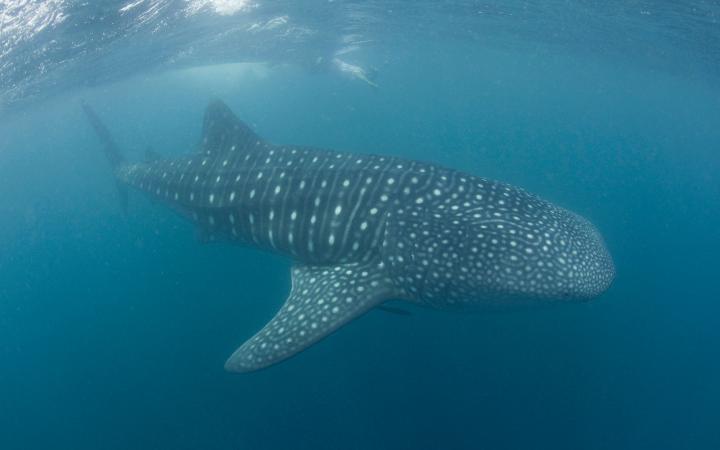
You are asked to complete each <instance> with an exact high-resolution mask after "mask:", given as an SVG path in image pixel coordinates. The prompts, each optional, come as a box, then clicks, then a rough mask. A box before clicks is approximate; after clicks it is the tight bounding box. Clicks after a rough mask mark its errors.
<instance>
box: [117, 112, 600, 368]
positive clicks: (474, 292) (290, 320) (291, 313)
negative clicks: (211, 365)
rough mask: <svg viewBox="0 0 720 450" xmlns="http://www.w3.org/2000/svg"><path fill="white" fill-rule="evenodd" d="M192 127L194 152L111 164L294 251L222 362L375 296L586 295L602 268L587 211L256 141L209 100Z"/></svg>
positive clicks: (228, 235) (278, 343)
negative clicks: (285, 276) (286, 280)
mask: <svg viewBox="0 0 720 450" xmlns="http://www.w3.org/2000/svg"><path fill="white" fill-rule="evenodd" d="M203 128H204V130H203V138H202V142H201V145H200V148H199V150H198V152H196V153H195V154H193V155H190V156H187V157H183V158H179V159H173V160H167V161H165V160H158V161H152V162H147V163H138V164H119V165H117V168H116V173H117V177H118V179H119V180H120V181H121V182H123V183H126V184H127V185H129V186H131V187H134V188H137V189H140V190H141V191H143V192H145V193H147V194H148V195H150V196H151V197H154V198H156V199H157V200H159V201H161V202H163V203H165V204H168V205H169V206H170V207H172V208H173V209H175V210H176V211H178V212H179V213H180V214H182V215H184V216H185V217H188V218H189V219H190V220H192V221H193V222H195V224H196V225H197V227H198V228H199V229H200V230H201V231H202V233H201V234H202V235H203V236H204V237H205V239H207V240H210V241H232V242H237V243H241V244H246V245H252V246H256V247H260V248H263V249H266V250H269V251H273V252H277V253H280V254H283V255H287V256H288V257H290V258H292V259H293V260H294V261H296V263H297V264H296V266H295V267H294V268H293V271H292V279H293V288H292V291H291V293H290V296H289V298H288V300H287V301H286V303H285V305H284V306H283V307H282V308H281V310H280V311H279V312H278V313H277V315H276V316H275V317H274V318H273V319H272V320H271V321H270V322H269V323H268V324H267V325H266V326H265V327H264V328H263V329H262V330H261V331H260V332H258V333H257V334H256V335H255V336H254V337H252V338H251V339H250V340H248V341H247V342H246V343H245V344H243V345H242V346H241V347H240V348H239V349H238V350H237V351H236V352H235V353H234V354H233V355H232V356H231V357H230V358H229V359H228V361H227V363H226V368H227V369H228V370H231V371H237V372H246V371H252V370H257V369H259V368H262V367H266V366H269V365H272V364H275V363H277V362H279V361H282V360H283V359H286V358H288V357H290V356H292V355H294V354H296V353H297V352H299V351H301V350H303V349H304V348H306V347H308V346H309V345H311V344H312V343H314V342H316V341H318V340H319V339H322V338H323V337H324V336H326V335H328V334H329V333H331V332H332V331H334V330H336V329H337V328H339V327H340V326H342V325H343V324H345V323H347V322H348V321H350V320H352V319H354V318H355V317H358V316H359V315H361V314H362V313H364V312H366V311H367V310H369V309H371V308H372V307H374V306H377V305H379V304H381V303H382V302H384V301H386V300H389V299H402V300H406V301H410V302H415V303H418V304H423V305H428V306H432V307H437V308H449V307H462V306H480V307H502V306H506V305H522V304H533V303H537V302H542V301H552V300H573V299H575V300H577V299H589V298H592V297H595V296H597V295H599V294H600V293H602V292H603V291H604V290H606V289H607V288H608V286H609V285H610V283H611V281H612V279H613V277H614V267H613V263H612V259H611V257H610V255H609V253H608V251H607V250H606V248H605V245H604V243H603V240H602V238H601V237H600V235H599V233H598V232H597V231H596V229H595V228H594V227H593V226H592V225H591V224H590V223H589V222H588V221H587V220H585V219H583V218H581V217H580V216H578V215H576V214H574V213H571V212H569V211H567V210H565V209H563V208H560V207H557V206H554V205H552V204H550V203H548V202H546V201H544V200H542V199H540V198H538V197H536V196H534V195H532V194H529V193H527V192H526V191H524V190H522V189H519V188H516V187H512V186H510V185H507V184H504V183H499V182H496V181H491V180H487V179H484V178H479V177H475V176H472V175H468V174H465V173H462V172H458V171H455V170H450V169H445V168H442V167H439V166H436V165H432V164H427V163H422V162H416V161H408V160H403V159H399V158H393V157H386V156H376V155H365V154H353V153H343V152H336V151H328V150H319V149H312V148H303V147H295V146H279V145H273V144H269V143H267V142H265V141H264V140H262V139H261V138H259V137H258V136H257V135H256V134H255V133H254V132H252V130H250V129H249V128H248V127H247V126H246V125H244V124H243V123H242V122H240V121H239V120H238V119H237V118H236V117H235V116H234V115H233V113H232V112H231V111H230V110H229V109H228V108H227V107H226V106H225V105H224V104H223V103H221V102H213V103H212V104H211V105H210V106H209V107H208V110H207V112H206V115H205V119H204V127H203Z"/></svg>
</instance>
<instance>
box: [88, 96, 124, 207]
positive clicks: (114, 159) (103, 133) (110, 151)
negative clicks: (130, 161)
mask: <svg viewBox="0 0 720 450" xmlns="http://www.w3.org/2000/svg"><path fill="white" fill-rule="evenodd" d="M80 106H81V107H82V109H83V111H84V112H85V117H87V119H88V121H89V122H90V126H92V127H93V130H95V133H97V135H98V137H99V138H100V141H102V144H103V151H104V152H105V156H106V157H107V159H108V161H109V162H110V166H112V168H113V170H115V169H117V168H118V167H119V166H120V165H121V164H122V163H123V162H124V161H125V158H123V156H122V154H121V153H120V150H118V148H117V146H116V145H115V141H113V138H112V136H111V135H110V131H108V129H107V127H106V126H105V124H104V123H102V121H101V120H100V117H98V115H97V113H96V112H95V110H94V109H92V108H91V107H90V105H88V104H87V103H85V101H81V102H80ZM117 188H118V197H119V199H120V206H121V208H122V210H123V213H127V206H128V193H127V188H126V187H125V186H124V185H122V184H121V183H120V182H119V181H118V182H117Z"/></svg>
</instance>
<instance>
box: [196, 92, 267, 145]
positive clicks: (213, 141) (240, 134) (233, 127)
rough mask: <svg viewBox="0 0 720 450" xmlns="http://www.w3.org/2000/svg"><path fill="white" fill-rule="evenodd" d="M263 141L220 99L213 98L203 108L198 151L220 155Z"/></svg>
mask: <svg viewBox="0 0 720 450" xmlns="http://www.w3.org/2000/svg"><path fill="white" fill-rule="evenodd" d="M260 145H265V142H264V141H263V140H262V139H261V138H260V136H258V135H257V134H255V132H254V131H253V130H251V129H250V127H248V126H247V125H246V124H244V123H243V122H242V121H241V120H240V119H238V118H237V116H235V114H234V113H233V112H232V111H231V110H230V108H228V106H227V105H226V104H225V103H223V102H222V101H220V100H213V101H212V102H210V104H209V105H208V107H207V109H206V110H205V118H204V120H203V133H202V141H201V142H200V153H204V154H207V155H214V156H216V155H220V154H223V153H225V152H230V151H242V150H248V149H250V148H253V147H257V146H260Z"/></svg>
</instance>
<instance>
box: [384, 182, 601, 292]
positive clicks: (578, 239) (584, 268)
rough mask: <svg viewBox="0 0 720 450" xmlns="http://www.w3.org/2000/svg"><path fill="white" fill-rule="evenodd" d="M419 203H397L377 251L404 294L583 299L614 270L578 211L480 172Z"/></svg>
mask: <svg viewBox="0 0 720 450" xmlns="http://www.w3.org/2000/svg"><path fill="white" fill-rule="evenodd" d="M461 192H462V194H463V195H455V196H451V197H450V201H447V199H442V198H438V199H437V202H436V204H434V205H430V207H426V208H423V209H420V208H414V207H409V208H400V209H398V210H397V211H395V212H393V213H392V214H391V217H390V219H389V222H388V225H387V231H386V241H385V243H384V254H385V257H386V258H387V260H388V263H389V271H390V273H391V276H392V277H393V279H394V280H395V282H396V283H397V284H398V285H402V286H404V287H405V289H406V293H407V295H408V297H413V298H418V297H419V298H420V299H421V301H423V302H424V303H428V304H431V305H435V306H446V305H447V304H455V305H458V306H461V305H481V306H494V305H499V304H502V305H512V304H532V303H534V302H536V301H543V300H544V301H549V300H587V299H591V298H593V297H596V296H598V295H600V294H601V293H602V292H604V291H605V290H606V289H607V288H608V287H609V286H610V284H611V282H612V280H613V278H614V276H615V268H614V265H613V261H612V258H611V257H610V254H609V252H608V250H607V248H606V246H605V243H604V242H603V239H602V237H601V236H600V233H599V232H598V231H597V230H596V228H595V227H594V226H593V225H592V224H591V223H590V222H589V221H587V220H586V219H584V218H582V217H581V216H579V215H577V214H575V213H572V212H570V211H567V210H565V209H563V208H560V207H558V206H555V205H553V204H551V203H549V202H546V201H544V200H542V199H540V198H538V197H536V196H534V195H532V194H529V193H527V192H525V191H524V190H522V189H518V188H515V187H512V186H509V185H505V184H503V183H497V182H491V181H487V180H483V181H482V182H481V183H478V185H477V186H475V187H469V188H466V189H463V190H462V191H461Z"/></svg>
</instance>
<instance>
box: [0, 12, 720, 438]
mask: <svg viewBox="0 0 720 450" xmlns="http://www.w3.org/2000/svg"><path fill="white" fill-rule="evenodd" d="M132 3H134V2H109V1H103V2H97V3H93V4H92V5H83V4H82V3H81V2H62V1H61V2H49V3H48V4H50V7H49V8H50V10H51V11H55V12H54V14H55V15H52V14H51V19H48V18H47V15H46V16H42V15H41V18H42V17H44V18H45V20H46V21H48V20H49V22H48V23H49V24H48V25H47V26H46V27H45V28H44V29H43V30H41V31H37V32H35V33H34V32H32V27H33V26H35V27H37V24H38V22H42V21H41V20H40V19H37V17H38V16H37V14H38V12H37V10H33V11H34V12H33V11H30V12H28V11H29V9H28V8H30V9H31V6H33V5H35V6H37V3H36V2H29V3H27V2H4V4H0V17H2V18H3V22H1V23H3V24H4V27H5V28H4V30H5V31H4V33H5V34H4V37H5V38H6V40H5V43H4V44H1V45H0V48H2V49H3V50H2V52H1V53H0V55H2V59H0V99H2V100H1V101H0V106H2V108H0V186H1V188H0V449H3V450H5V449H8V450H9V449H35V448H55V449H73V450H82V449H129V448H138V449H198V448H202V449H253V450H254V449H285V448H292V449H367V448H375V449H443V450H444V449H479V448H482V449H527V448H543V449H553V450H555V449H580V448H581V449H633V450H636V449H717V448H720V406H718V405H720V382H719V380H720V358H718V356H719V355H720V353H719V350H718V348H719V347H720V327H719V326H718V315H719V313H720V306H718V299H720V286H719V285H718V283H717V268H718V255H720V233H718V230H719V229H720V201H718V199H720V183H719V177H718V173H720V153H718V149H720V122H719V118H720V88H719V87H718V86H720V83H719V81H720V73H719V72H718V70H717V67H718V66H717V61H718V59H717V56H718V48H720V47H718V45H717V44H718V42H720V28H718V24H717V18H718V17H719V15H720V9H719V8H718V6H717V5H716V4H714V3H713V2H598V3H595V2H547V3H546V4H544V6H543V7H538V6H533V5H532V4H525V3H523V2H485V3H476V2H443V3H439V2H437V3H436V2H428V3H412V4H407V3H403V2H393V3H389V2H388V3H367V4H354V3H352V2H339V1H336V2H308V3H307V4H305V7H302V6H301V5H300V4H298V3H283V2H274V3H273V2H266V3H262V2H260V3H256V4H252V5H249V6H247V5H246V6H245V7H243V8H239V9H238V10H237V11H234V12H233V11H228V9H227V8H228V7H229V6H228V5H230V6H232V4H235V5H236V6H237V5H239V3H243V2H239V3H237V2H230V1H229V2H220V1H217V2H160V1H147V2H142V3H141V4H139V5H138V6H136V7H134V8H132V10H131V11H134V12H133V14H134V15H132V16H129V15H128V14H120V13H119V12H118V10H119V9H120V8H122V7H123V6H125V5H127V4H132ZM58 4H59V6H58ZM28 5H29V6H28ZM189 5H190V6H192V5H195V6H197V7H198V10H197V11H198V12H193V13H192V14H191V13H188V12H187V11H186V10H187V8H188V7H189ZM52 8H60V11H58V10H53V9H52ZM153 8H155V9H153ZM223 8H226V9H223ZM230 9H231V10H232V8H230ZM156 10H157V11H159V12H158V13H157V14H155V15H146V16H144V17H145V19H143V18H142V17H143V16H142V12H143V11H145V12H147V11H151V12H152V11H156ZM183 11H185V12H183ZM31 13H32V14H31ZM60 13H62V14H64V15H65V17H64V18H62V16H60V17H61V20H60V21H58V20H57V17H59V16H58V14H60ZM12 14H14V15H12ZM22 14H25V16H22ZM33 14H35V15H33ZM11 15H12V16H11ZM8 17H11V18H12V17H15V18H16V20H15V21H12V20H10V19H8ZM23 17H24V19H23ZM33 17H35V18H36V19H37V20H35V21H34V22H33V21H31V20H30V19H31V18H33ZM52 17H54V18H55V19H52ZM98 17H101V18H102V17H104V18H105V19H104V20H98V21H93V20H91V19H92V18H95V19H97V18H98ZM282 17H286V18H285V19H284V20H285V22H284V23H283V21H282V20H280V21H279V22H278V21H276V22H271V21H272V20H274V19H277V18H282ZM21 19H22V20H21ZM23 20H24V22H23ZM53 20H54V21H53ZM55 22H57V23H55ZM17 23H20V24H22V25H23V26H24V27H20V28H18V27H15V28H11V27H10V25H9V24H17ZM42 23H44V22H42ZM163 23H164V24H165V25H162V24H163ZM269 23H275V24H276V25H272V26H269V27H268V24H269ZM253 24H259V25H258V27H261V28H262V27H266V28H263V31H262V32H256V31H254V30H257V27H256V28H250V27H252V25H253ZM8 30H9V31H8ZM0 33H3V31H2V30H0ZM261 33H265V34H261ZM53 41H54V43H52V42H53ZM145 41H146V42H147V45H146V46H144V45H142V43H143V42H145ZM348 42H351V44H350V45H351V46H353V47H354V48H353V49H351V50H348V51H347V52H345V53H342V52H340V53H338V51H339V50H342V49H343V48H345V47H347V43H348ZM8 49H10V50H9V51H8ZM43 49H45V50H43ZM78 49H79V50H78ZM177 55H190V56H187V58H185V59H178V57H177ZM328 55H329V56H328ZM338 55H340V56H338ZM328 57H340V58H344V59H343V60H344V61H346V62H348V63H351V64H353V65H356V66H357V67H360V68H362V69H364V70H366V71H367V73H368V74H369V75H372V81H373V82H374V83H376V84H377V85H378V87H377V88H373V87H372V86H370V85H369V84H368V83H366V82H365V81H363V80H361V79H358V78H357V77H353V76H351V75H349V74H348V73H343V72H342V71H340V70H337V68H333V67H332V66H329V65H326V64H325V63H324V62H322V61H321V62H320V63H318V60H317V58H321V59H323V61H324V58H328ZM40 64H42V65H43V67H46V68H47V69H45V70H39V69H38V68H39V67H40ZM81 98H82V99H85V100H86V101H87V102H89V103H90V104H92V105H94V106H95V108H96V109H97V110H98V112H99V114H100V115H101V116H102V117H103V118H104V120H105V121H106V122H107V124H108V126H109V128H110V129H111V130H112V132H113V134H114V137H115V139H116V141H117V143H118V145H119V147H120V148H122V150H123V151H124V153H125V154H126V155H127V156H128V158H129V159H141V158H142V157H143V154H144V153H145V150H146V148H148V147H151V148H153V149H154V150H155V151H157V152H159V153H162V154H165V155H168V156H173V155H182V154H184V153H187V152H189V151H192V149H193V148H194V146H195V145H196V144H197V142H198V140H199V134H200V128H201V125H202V121H201V120H202V114H203V109H204V107H205V106H206V104H207V103H208V101H209V100H210V99H212V98H221V99H223V100H224V101H226V102H227V103H228V104H229V105H230V106H231V107H232V108H233V110H235V112H236V113H237V114H238V115H239V116H240V117H241V118H242V119H243V120H245V121H247V122H248V123H249V124H251V125H252V126H253V127H254V128H255V129H256V130H257V131H258V132H259V133H260V134H261V135H262V136H264V137H265V138H267V139H268V140H270V141H272V142H277V143H292V144H304V145H313V146H319V147H328V148H335V149H344V150H351V151H357V152H373V153H385V154H392V155H398V156H403V157H409V158H414V159H421V160H427V161H432V162H436V163H440V164H442V165H445V166H450V167H454V168H459V169H462V170H465V171H468V172H471V173H474V174H477V175H482V176H486V177H489V178H494V179H500V180H503V181H507V182H510V183H512V184H515V185H519V186H522V187H524V188H526V189H528V190H530V191H532V192H534V193H537V194H539V195H541V196H542V197H544V198H547V199H548V200H551V201H553V202H555V203H557V204H559V205H562V206H565V207H567V208H570V209H572V210H574V211H577V212H578V213H580V214H582V215H584V216H585V217H588V218H589V219H590V220H592V221H593V223H594V224H595V225H596V226H597V227H598V228H599V229H600V230H601V231H602V233H603V235H604V237H605V240H606V242H607V244H608V247H609V248H610V251H611V252H612V254H613V257H614V260H615V263H616V266H617V274H618V275H617V279H616V281H615V283H614V284H613V286H612V287H611V288H610V290H609V291H608V292H606V293H605V294H604V295H603V296H601V297H600V298H598V299H595V300H593V301H591V302H588V303H583V304H573V305H563V306H556V307H545V308H537V309H528V310H523V311H513V312H503V313H470V314H463V313H457V312H455V313H448V312H442V311H433V310H424V309H418V308H413V307H408V309H410V310H411V311H412V316H409V317H407V316H397V315H392V314H388V313H385V312H381V311H371V312H370V313H368V314H367V315H365V316H364V317H362V318H361V319H359V320H357V321H354V322H352V323H351V324H349V325H348V326H346V327H344V328H343V329H341V330H340V331H338V332H337V333H335V334H333V335H332V336H331V337H329V338H327V339H325V340H324V341H322V342H320V343H319V344H317V345H315V346H313V347H312V348H310V349H308V350H307V351H305V352H303V353H302V354H300V355H299V356H297V357H295V358H292V359H290V360H288V361H286V362H283V363H282V364H279V365H277V366H274V367H272V368H269V369H267V370H263V371H259V372H256V373H250V374H242V375H238V374H229V373H226V372H225V371H223V363H224V361H225V359H226V358H227V357H228V356H229V354H230V353H231V352H232V351H233V350H234V349H235V348H236V347H237V346H238V345H240V344H241V343H242V342H243V341H244V340H245V339H247V338H248V337H249V336H251V335H252V334H253V333H254V332H255V331H257V330H258V329H259V328H260V327H262V325H263V324H264V323H265V322H266V321H267V320H268V319H269V318H270V317H272V315H273V314H274V313H275V311H276V310H277V309H278V308H279V306H280V305H281V304H282V302H283V300H284V298H285V296H286V295H287V292H288V289H289V283H290V280H289V267H290V262H289V261H287V260H285V259H282V258H280V257H277V256H273V255H268V254H265V253H262V252H260V251H257V250H253V249H246V248H241V247H235V246H229V245H222V244H214V245H206V244H200V243H199V242H198V241H197V239H196V235H195V232H194V230H193V229H192V226H191V225H190V224H189V223H186V222H184V221H183V220H182V219H180V218H178V217H176V216H175V215H174V214H172V213H171V212H169V211H168V210H166V209H164V208H163V207H162V205H157V204H153V203H151V202H149V201H147V200H146V199H144V198H143V197H141V196H140V195H137V194H135V195H132V196H131V199H130V208H129V211H128V214H127V215H126V216H125V215H123V213H122V210H121V208H120V206H119V204H118V201H117V196H116V192H115V186H114V183H113V182H112V180H111V172H110V168H109V167H108V165H107V163H106V161H105V160H104V159H103V155H102V153H101V152H100V146H99V142H98V140H97V138H96V136H94V134H93V133H92V130H91V129H90V127H89V126H88V125H87V123H86V121H85V120H84V117H83V116H82V112H81V110H80V108H79V101H80V99H81Z"/></svg>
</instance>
